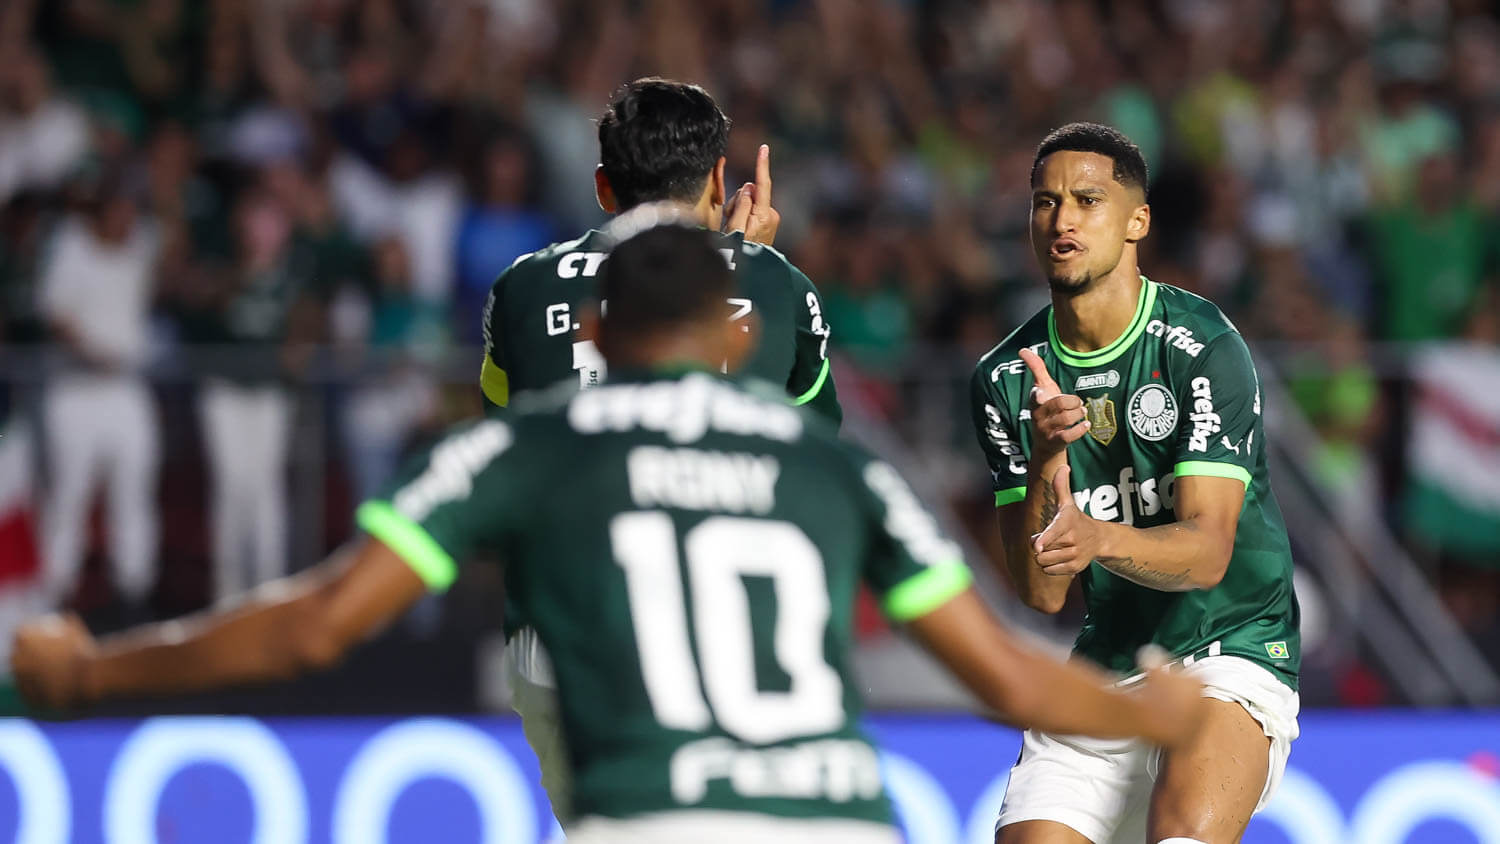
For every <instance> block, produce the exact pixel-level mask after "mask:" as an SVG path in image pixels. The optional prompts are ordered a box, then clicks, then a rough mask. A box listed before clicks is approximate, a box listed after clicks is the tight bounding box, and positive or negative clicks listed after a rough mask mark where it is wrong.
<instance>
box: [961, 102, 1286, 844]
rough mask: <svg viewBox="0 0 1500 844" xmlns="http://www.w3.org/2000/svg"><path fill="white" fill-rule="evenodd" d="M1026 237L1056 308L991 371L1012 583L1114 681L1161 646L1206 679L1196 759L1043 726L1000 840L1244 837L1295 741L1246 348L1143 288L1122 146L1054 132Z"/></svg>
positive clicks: (1134, 174) (1034, 843) (1141, 183)
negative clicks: (1074, 601) (1079, 603)
mask: <svg viewBox="0 0 1500 844" xmlns="http://www.w3.org/2000/svg"><path fill="white" fill-rule="evenodd" d="M1031 190H1032V193H1031V196H1032V202H1031V243H1032V249H1033V251H1034V252H1035V254H1036V258H1037V261H1038V263H1040V265H1041V268H1042V272H1043V274H1044V275H1045V276H1046V277H1047V281H1048V284H1049V285H1050V286H1051V291H1052V305H1051V307H1048V308H1045V309H1043V310H1042V311H1040V312H1039V313H1037V315H1036V316H1034V317H1032V318H1031V319H1030V320H1028V321H1027V322H1026V323H1025V324H1024V325H1022V326H1021V327H1020V328H1018V329H1016V331H1015V332H1014V333H1012V334H1011V335H1010V337H1008V338H1006V339H1005V341H1004V342H1002V343H1000V345H998V346H996V347H995V348H994V349H992V350H991V351H990V352H989V353H987V354H986V355H985V356H984V357H983V358H981V359H980V361H979V365H978V367H977V368H976V369H975V371H974V378H973V385H972V400H973V413H974V425H975V427H976V429H977V431H978V435H979V443H980V446H981V447H982V448H983V450H984V453H985V456H986V458H987V459H988V462H989V467H990V471H991V475H992V477H993V478H994V490H995V506H996V507H997V508H998V513H999V517H1000V530H1001V533H1002V538H1003V540H1004V548H1005V570H1006V572H1007V573H1008V574H1009V576H1010V578H1011V581H1012V582H1013V583H1014V584H1015V587H1016V590H1017V591H1018V592H1019V593H1020V596H1021V598H1022V599H1023V600H1024V601H1025V602H1026V603H1027V604H1028V605H1030V606H1031V607H1033V608H1035V609H1038V610H1041V611H1043V612H1049V613H1055V612H1057V611H1058V610H1059V609H1061V607H1062V605H1063V601H1064V598H1065V597H1066V595H1067V591H1068V587H1069V584H1071V583H1072V582H1073V580H1074V579H1075V578H1076V579H1078V580H1079V581H1080V582H1081V584H1082V587H1083V595H1084V602H1085V605H1086V608H1087V614H1086V616H1085V619H1084V624H1083V629H1082V631H1081V632H1080V633H1079V634H1078V639H1077V642H1076V643H1075V646H1074V651H1075V653H1076V654H1078V655H1079V656H1081V657H1084V658H1086V659H1088V660H1091V661H1093V662H1095V663H1097V664H1099V665H1101V666H1103V667H1105V668H1107V669H1110V670H1112V671H1116V672H1120V673H1122V674H1123V673H1129V672H1130V671H1131V670H1132V665H1131V659H1130V655H1131V654H1133V653H1135V651H1136V649H1137V648H1139V647H1141V646H1142V645H1146V644H1155V645H1160V646H1161V647H1163V648H1165V649H1166V650H1167V651H1169V652H1170V653H1171V654H1173V655H1174V656H1175V657H1176V658H1177V659H1178V660H1179V661H1180V662H1181V663H1182V664H1183V665H1185V666H1187V668H1186V670H1187V671H1188V672H1191V673H1192V674H1194V675H1195V676H1196V677H1198V679H1200V680H1202V681H1203V683H1204V688H1205V691H1204V694H1205V696H1207V697H1209V698H1212V699H1213V700H1212V703H1211V707H1210V708H1211V710H1212V715H1211V716H1210V717H1209V720H1208V724H1207V726H1206V727H1205V729H1204V732H1203V733H1202V734H1201V735H1200V737H1199V738H1198V739H1197V740H1196V741H1195V742H1194V743H1193V744H1192V745H1190V746H1188V747H1184V748H1178V749H1174V750H1170V751H1168V752H1166V753H1165V754H1162V755H1158V754H1157V752H1156V751H1155V749H1153V748H1150V747H1147V746H1145V745H1144V744H1142V743H1139V742H1119V741H1101V740H1094V739H1086V738H1078V737H1074V736H1062V735H1057V734H1047V733H1040V732H1029V733H1027V735H1026V738H1025V744H1024V746H1023V750H1022V754H1021V757H1020V759H1019V760H1018V761H1017V763H1016V766H1015V768H1014V769H1013V770H1012V771H1011V777H1010V785H1009V787H1008V789H1007V791H1006V796H1005V803H1004V807H1003V808H1002V809H1001V812H1000V818H999V821H998V823H997V824H996V827H997V835H996V840H997V841H998V842H1001V844H1058V843H1059V842H1068V844H1072V843H1073V842H1083V841H1089V842H1093V843H1094V844H1104V842H1107V841H1111V840H1120V841H1131V842H1137V844H1138V842H1140V841H1143V840H1144V841H1146V842H1148V844H1157V842H1173V844H1187V843H1188V842H1215V844H1217V842H1232V841H1238V840H1239V837H1240V835H1241V834H1242V833H1243V832H1244V830H1245V826H1246V824H1248V823H1249V820H1250V816H1251V815H1252V814H1253V813H1254V812H1255V811H1257V810H1258V809H1259V808H1260V807H1262V806H1264V805H1265V803H1266V801H1268V800H1269V799H1270V797H1271V794H1272V792H1273V791H1274V790H1275V788H1276V784H1277V783H1278V782H1279V780H1280V778H1281V774H1282V771H1283V769H1284V767H1285V765H1286V758H1287V754H1288V752H1289V750H1290V745H1291V742H1292V740H1293V739H1295V738H1296V736H1297V709H1298V698H1297V672H1298V664H1299V656H1300V655H1299V653H1298V644H1299V643H1298V634H1297V619H1298V616H1297V599H1296V596H1295V595H1294V594H1293V592H1292V559H1291V550H1290V546H1289V544H1288V541H1287V536H1286V528H1285V527H1284V526H1283V525H1282V520H1281V511H1280V510H1279V508H1278V507H1277V505H1276V499H1275V496H1274V495H1272V493H1271V486H1270V481H1269V478H1268V476H1267V469H1266V452H1265V434H1264V430H1263V427H1262V424H1261V399H1260V388H1259V382H1258V381H1257V376H1256V373H1255V367H1254V365H1253V364H1252V362H1251V359H1250V353H1249V350H1248V349H1247V348H1246V346H1245V341H1244V339H1243V338H1241V337H1240V334H1239V332H1238V331H1236V330H1235V328H1234V326H1233V325H1232V324H1231V323H1230V322H1229V320H1228V319H1226V318H1225V316H1224V315H1223V313H1221V312H1220V311H1219V309H1218V308H1216V307H1214V305H1213V304H1212V303H1210V302H1208V301H1206V300H1204V299H1202V298H1200V297H1198V296H1195V295H1193V294H1191V293H1188V292H1186V291H1184V290H1179V289H1177V288H1175V287H1170V286H1168V285H1165V284H1158V283H1156V282H1154V281H1151V280H1149V279H1147V278H1146V277H1144V276H1142V275H1141V274H1140V270H1139V269H1138V268H1137V264H1136V249H1137V244H1138V243H1140V241H1141V240H1142V239H1143V238H1145V237H1146V234H1147V232H1148V231H1149V230H1150V227H1151V208H1150V206H1149V205H1147V204H1146V163H1145V161H1144V159H1143V158H1142V157H1141V153H1140V150H1139V149H1137V148H1136V146H1135V145H1134V144H1133V143H1131V142H1130V141H1129V140H1128V139H1127V138H1125V137H1124V136H1123V135H1121V134H1120V133H1119V132H1117V131H1115V130H1114V129H1111V128H1109V127H1107V126H1100V125H1097V124H1085V123H1074V124H1070V125H1067V126H1064V127H1062V128H1060V129H1057V130H1055V131H1054V132H1052V133H1051V134H1049V135H1048V136H1047V137H1046V138H1045V139H1044V140H1043V141H1042V143H1041V145H1040V146H1039V147H1038V148H1037V154H1036V159H1035V163H1034V164H1033V166H1032V173H1031Z"/></svg>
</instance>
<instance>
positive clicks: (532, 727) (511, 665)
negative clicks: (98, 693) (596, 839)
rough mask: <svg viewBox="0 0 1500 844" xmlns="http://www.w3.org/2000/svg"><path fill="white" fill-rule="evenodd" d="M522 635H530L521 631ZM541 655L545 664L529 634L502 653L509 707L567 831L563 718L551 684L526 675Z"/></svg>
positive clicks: (569, 782)
mask: <svg viewBox="0 0 1500 844" xmlns="http://www.w3.org/2000/svg"><path fill="white" fill-rule="evenodd" d="M522 632H523V633H525V632H529V631H524V630H523V631H522ZM538 655H540V658H541V659H542V660H546V658H547V654H546V652H544V651H542V650H541V646H540V644H539V643H538V642H537V640H536V634H535V633H532V634H531V635H530V636H529V637H526V638H525V639H523V638H522V636H521V635H520V634H517V635H516V636H514V637H512V639H511V643H510V646H509V647H507V648H506V649H505V679H506V682H508V683H509V684H510V705H511V708H512V709H514V710H515V711H516V714H518V715H520V716H521V731H522V732H523V733H525V734H526V743H527V744H529V745H531V752H532V753H535V754H536V761H537V765H538V766H539V767H540V768H541V769H542V789H543V790H544V791H546V792H547V799H548V800H549V801H550V802H551V803H552V814H553V815H555V816H556V817H557V822H558V823H560V824H562V825H563V827H564V828H566V827H567V826H568V824H569V822H570V821H572V819H573V818H572V814H573V767H572V764H571V763H570V762H569V761H568V748H567V745H566V744H564V743H563V734H562V715H561V713H560V712H559V711H558V708H557V690H556V689H554V688H553V687H552V685H551V684H550V683H538V682H537V681H536V679H535V678H534V676H529V675H528V674H527V673H526V670H525V669H526V667H527V665H528V663H530V664H531V665H532V666H535V665H536V663H535V662H531V661H532V660H535V659H536V658H537V656H538ZM551 674H552V671H551V667H550V664H547V666H546V676H545V679H547V680H551Z"/></svg>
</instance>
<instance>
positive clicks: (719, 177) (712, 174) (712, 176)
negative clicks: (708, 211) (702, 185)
mask: <svg viewBox="0 0 1500 844" xmlns="http://www.w3.org/2000/svg"><path fill="white" fill-rule="evenodd" d="M724 161H725V159H724V156H722V155H721V156H719V160H718V161H716V162H714V169H712V170H710V171H709V173H708V203H709V206H710V207H713V208H723V207H724V203H725V201H727V200H728V198H729V194H727V193H725V192H724Z"/></svg>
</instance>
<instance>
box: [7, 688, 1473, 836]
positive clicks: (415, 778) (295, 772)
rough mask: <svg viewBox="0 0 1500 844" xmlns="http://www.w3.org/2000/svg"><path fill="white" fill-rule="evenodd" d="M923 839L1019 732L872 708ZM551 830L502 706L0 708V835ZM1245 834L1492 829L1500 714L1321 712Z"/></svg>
mask: <svg viewBox="0 0 1500 844" xmlns="http://www.w3.org/2000/svg"><path fill="white" fill-rule="evenodd" d="M869 727H870V730H871V732H872V733H873V734H874V735H875V736H876V737H877V738H878V739H879V741H880V742H881V744H882V746H883V747H884V749H885V766H886V768H885V770H886V779H887V782H888V784H889V787H890V789H891V792H892V795H893V798H894V800H895V802H896V805H897V809H898V811H899V813H900V815H901V817H902V821H903V823H904V825H905V827H906V830H907V835H908V839H909V840H910V841H911V842H912V844H987V842H990V841H991V840H992V836H993V832H992V826H993V823H994V817H995V812H996V810H997V808H998V807H999V804H1000V799H1001V796H1002V795H1003V793H1004V789H1005V778H1006V772H1007V770H1008V768H1009V767H1010V764H1011V762H1013V761H1014V759H1015V756H1016V753H1017V751H1018V748H1019V746H1020V740H1019V736H1018V735H1017V734H1016V733H1015V732H1013V731H1010V730H1006V729H1002V728H998V727H995V726H993V725H990V724H987V723H984V722H982V721H978V720H975V719H972V718H965V717H959V716H932V717H923V716H883V717H875V718H872V719H871V720H870V723H869ZM554 837H560V836H559V835H558V833H557V830H556V828H555V825H554V823H553V821H552V819H551V816H550V814H549V813H548V811H547V807H546V803H545V800H544V797H543V795H542V792H541V789H540V787H539V786H538V784H537V780H536V763H535V760H534V759H533V758H532V756H531V753H530V751H529V750H528V749H527V747H526V743H525V740H524V738H522V736H521V731H520V727H519V724H518V723H517V722H515V721H514V720H511V719H502V718H475V719H450V718H411V719H402V720H391V719H322V720H319V719H268V720H257V719H252V718H218V717H204V718H161V719H152V720H146V721H140V722H127V721H83V722H76V723H69V724H36V723H32V722H29V721H23V720H15V719H10V720H0V842H6V841H14V842H16V844H61V843H62V842H110V844H155V842H162V844H176V842H204V841H212V842H216V844H238V842H253V843H254V844H300V843H301V842H336V844H376V842H432V841H443V842H484V844H535V842H540V841H548V840H551V839H553V838H554ZM1245 841H1246V842H1250V844H1282V842H1290V844H1398V842H1431V843H1432V844H1437V843H1438V842H1479V844H1500V714H1451V715H1432V714H1422V713H1400V714H1394V713H1376V714H1336V713H1310V714H1305V715H1304V716H1303V718H1302V738H1300V739H1299V740H1298V741H1297V742H1296V744H1295V745H1294V746H1293V749H1292V760H1291V765H1290V766H1289V768H1288V770H1287V775H1286V778H1285V779H1284V780H1283V782H1282V786H1281V789H1280V791H1279V792H1278V793H1277V795H1276V799H1275V800H1274V802H1273V803H1272V804H1271V806H1270V807H1269V808H1268V809H1267V810H1266V811H1265V812H1264V813H1262V814H1261V815H1260V816H1258V817H1257V818H1256V819H1255V820H1254V821H1253V822H1252V823H1251V827H1250V831H1249V833H1248V834H1247V835H1246V837H1245Z"/></svg>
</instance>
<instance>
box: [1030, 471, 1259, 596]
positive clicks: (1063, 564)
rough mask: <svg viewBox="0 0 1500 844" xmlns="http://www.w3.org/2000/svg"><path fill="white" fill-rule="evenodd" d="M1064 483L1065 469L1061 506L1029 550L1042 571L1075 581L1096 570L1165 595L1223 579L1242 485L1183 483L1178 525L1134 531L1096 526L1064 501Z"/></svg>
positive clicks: (1063, 479) (1058, 482)
mask: <svg viewBox="0 0 1500 844" xmlns="http://www.w3.org/2000/svg"><path fill="white" fill-rule="evenodd" d="M1067 476H1068V470H1067V469H1066V468H1063V469H1061V470H1059V471H1058V477H1057V478H1055V479H1054V481H1053V485H1054V486H1056V487H1057V488H1058V493H1059V499H1062V506H1061V508H1060V509H1059V510H1058V514H1057V517H1056V518H1055V519H1053V520H1052V522H1051V523H1050V524H1048V526H1047V529H1046V530H1044V531H1042V532H1041V533H1040V534H1038V535H1037V536H1036V537H1035V538H1034V540H1033V543H1032V547H1033V549H1034V550H1035V552H1036V562H1037V565H1038V566H1039V567H1040V568H1041V569H1042V571H1044V572H1047V573H1056V574H1065V575H1073V574H1077V573H1078V572H1080V571H1083V570H1084V569H1085V568H1088V566H1089V565H1090V564H1091V563H1096V562H1097V563H1098V564H1099V565H1101V566H1104V567H1105V568H1106V569H1109V570H1110V571H1112V572H1114V573H1115V574H1117V575H1119V576H1120V577H1123V578H1125V579H1127V580H1130V581H1131V582H1133V583H1137V584H1140V585H1141V586H1145V587H1147V588H1149V589H1158V590H1161V591H1164V592H1186V591H1189V590H1192V589H1212V588H1213V587H1214V586H1217V585H1218V583H1219V581H1220V580H1222V579H1223V578H1224V574H1225V572H1227V571H1228V569H1229V560H1230V557H1231V556H1232V555H1233V553H1234V537H1235V528H1236V526H1237V524H1238V521H1239V513H1240V509H1241V507H1242V505H1243V503H1244V486H1243V485H1242V484H1241V483H1240V482H1239V481H1238V480H1235V479H1233V478H1216V477H1192V476H1188V477H1183V478H1179V479H1178V486H1177V489H1178V499H1177V506H1176V510H1177V515H1178V521H1175V522H1172V523H1170V524H1165V525H1157V526H1155V527H1149V528H1135V527H1131V526H1129V525H1124V524H1120V523H1118V522H1104V521H1100V520H1098V519H1094V518H1091V517H1089V516H1087V515H1085V514H1084V513H1083V512H1082V511H1081V510H1079V509H1078V507H1077V506H1076V504H1075V502H1074V501H1073V500H1072V496H1071V495H1068V496H1067V498H1066V499H1063V496H1064V495H1066V494H1067V490H1068V481H1067Z"/></svg>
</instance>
